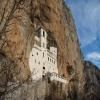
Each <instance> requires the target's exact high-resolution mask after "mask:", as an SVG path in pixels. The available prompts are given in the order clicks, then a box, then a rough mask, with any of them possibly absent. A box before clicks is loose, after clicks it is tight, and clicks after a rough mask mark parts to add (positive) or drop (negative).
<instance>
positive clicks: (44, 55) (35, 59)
mask: <svg viewBox="0 0 100 100" xmlns="http://www.w3.org/2000/svg"><path fill="white" fill-rule="evenodd" d="M47 36H48V34H47V32H46V31H45V30H43V29H42V28H41V29H40V30H39V31H38V35H36V36H35V43H34V46H33V48H32V51H31V53H30V56H29V66H30V70H31V74H32V79H33V80H39V79H41V78H42V77H44V76H45V74H46V73H48V72H49V73H56V74H58V68H57V47H54V46H50V47H49V49H47V44H48V41H47ZM53 78H54V77H53Z"/></svg>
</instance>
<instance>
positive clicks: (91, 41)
mask: <svg viewBox="0 0 100 100" xmlns="http://www.w3.org/2000/svg"><path fill="white" fill-rule="evenodd" d="M65 2H66V3H67V5H68V6H69V8H70V9H71V11H72V15H73V17H74V21H75V25H76V29H77V33H78V38H79V41H80V44H81V50H82V52H83V55H84V59H86V60H90V61H92V62H93V63H94V64H96V65H97V66H98V67H99V68H100V0H65Z"/></svg>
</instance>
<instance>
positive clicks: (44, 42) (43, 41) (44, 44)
mask: <svg viewBox="0 0 100 100" xmlns="http://www.w3.org/2000/svg"><path fill="white" fill-rule="evenodd" d="M40 34H41V47H42V48H44V49H46V48H47V32H46V31H45V30H43V29H42V28H41V29H40Z"/></svg>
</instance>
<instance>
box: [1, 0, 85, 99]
mask: <svg viewBox="0 0 100 100" xmlns="http://www.w3.org/2000/svg"><path fill="white" fill-rule="evenodd" d="M39 27H43V28H44V29H45V30H46V31H47V32H49V33H50V34H49V35H50V37H52V38H53V39H54V40H55V41H56V43H57V48H58V61H57V62H58V69H59V74H61V75H64V76H65V77H66V79H67V80H69V84H66V85H63V84H62V83H59V82H51V83H48V81H47V79H45V80H39V81H38V82H32V81H31V74H30V69H29V54H30V51H31V49H32V47H33V45H34V35H35V33H36V30H37V29H38V28H39ZM82 60H83V59H82V55H81V51H80V48H79V42H78V38H77V34H76V30H75V25H74V21H73V18H72V15H71V12H70V10H69V8H67V6H66V5H65V3H64V1H63V0H3V1H2V0H0V70H1V72H2V73H1V74H0V79H1V82H0V97H1V98H2V99H5V100H6V99H7V100H66V99H69V100H75V99H79V100H81V93H82V90H83V85H82V83H83V80H84V78H83V68H84V67H83V63H82ZM71 69H73V73H71Z"/></svg>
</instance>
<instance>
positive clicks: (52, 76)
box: [46, 72, 68, 84]
mask: <svg viewBox="0 0 100 100" xmlns="http://www.w3.org/2000/svg"><path fill="white" fill-rule="evenodd" d="M46 75H47V76H48V77H50V80H51V81H59V82H62V83H65V84H66V83H68V81H67V80H66V79H65V78H64V77H63V76H61V75H59V74H57V73H49V72H48V73H47V74H46Z"/></svg>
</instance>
